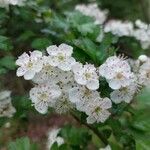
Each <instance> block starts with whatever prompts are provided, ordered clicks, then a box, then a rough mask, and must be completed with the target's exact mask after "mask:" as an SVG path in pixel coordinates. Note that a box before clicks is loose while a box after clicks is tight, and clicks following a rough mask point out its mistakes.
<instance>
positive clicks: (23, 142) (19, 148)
mask: <svg viewBox="0 0 150 150" xmlns="http://www.w3.org/2000/svg"><path fill="white" fill-rule="evenodd" d="M37 148H38V147H37V145H36V144H34V143H31V142H30V140H29V138H27V137H23V138H20V139H16V141H15V142H10V143H9V144H8V150H37Z"/></svg>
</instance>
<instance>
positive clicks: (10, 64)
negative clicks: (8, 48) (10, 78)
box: [0, 56, 16, 70]
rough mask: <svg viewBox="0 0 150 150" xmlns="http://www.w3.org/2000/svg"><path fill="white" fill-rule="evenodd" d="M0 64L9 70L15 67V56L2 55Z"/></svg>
mask: <svg viewBox="0 0 150 150" xmlns="http://www.w3.org/2000/svg"><path fill="white" fill-rule="evenodd" d="M0 66H2V67H5V68H7V69H10V70H14V69H15V68H16V65H15V58H14V57H13V56H5V57H3V58H2V59H0Z"/></svg>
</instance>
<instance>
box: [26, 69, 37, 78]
mask: <svg viewBox="0 0 150 150" xmlns="http://www.w3.org/2000/svg"><path fill="white" fill-rule="evenodd" d="M34 75H35V72H34V71H32V70H29V71H27V72H26V73H25V74H24V79H25V80H31V79H32V78H33V77H34Z"/></svg>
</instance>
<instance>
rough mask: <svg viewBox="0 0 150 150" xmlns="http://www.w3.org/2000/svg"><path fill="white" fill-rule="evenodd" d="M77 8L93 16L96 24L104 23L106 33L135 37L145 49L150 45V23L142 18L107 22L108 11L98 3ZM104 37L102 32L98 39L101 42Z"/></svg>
mask: <svg viewBox="0 0 150 150" xmlns="http://www.w3.org/2000/svg"><path fill="white" fill-rule="evenodd" d="M75 9H76V10H78V11H80V12H81V13H83V14H84V15H86V16H90V17H93V18H94V19H95V23H96V24H101V25H102V28H104V32H105V33H108V32H111V33H112V34H114V35H116V36H118V37H122V36H127V37H134V38H135V39H136V40H138V41H139V42H140V44H141V46H142V48H143V49H147V48H149V47H150V25H148V24H146V23H144V22H142V21H141V20H137V21H136V22H135V23H132V22H130V21H125V22H123V21H121V20H110V21H108V22H106V19H107V14H108V11H107V10H104V11H102V10H101V9H100V8H98V5H97V4H96V3H92V4H89V5H84V4H82V5H77V6H76V7H75ZM105 22H106V23H105ZM104 23H105V24H104ZM102 38H103V34H102V33H100V35H99V36H98V37H97V41H98V42H101V39H102Z"/></svg>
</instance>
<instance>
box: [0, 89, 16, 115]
mask: <svg viewBox="0 0 150 150" xmlns="http://www.w3.org/2000/svg"><path fill="white" fill-rule="evenodd" d="M10 94H11V92H10V91H2V92H0V117H12V116H13V114H14V113H15V112H16V109H15V108H14V107H13V106H12V103H11V97H10Z"/></svg>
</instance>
